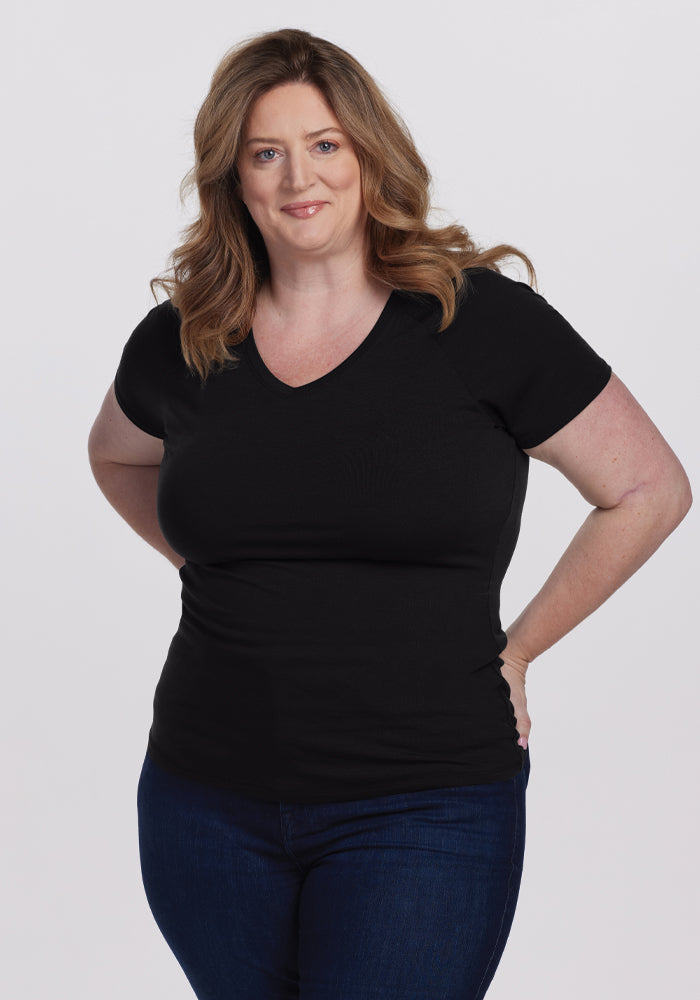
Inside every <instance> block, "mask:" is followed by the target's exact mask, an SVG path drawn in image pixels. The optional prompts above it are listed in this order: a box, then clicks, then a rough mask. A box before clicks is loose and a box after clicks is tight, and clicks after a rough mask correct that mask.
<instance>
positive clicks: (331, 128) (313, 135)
mask: <svg viewBox="0 0 700 1000" xmlns="http://www.w3.org/2000/svg"><path fill="white" fill-rule="evenodd" d="M324 132H341V129H339V128H336V127H335V125H329V126H328V128H320V129H317V131H316V132H307V133H306V135H305V136H304V138H305V139H315V138H316V136H317V135H323V133H324ZM251 142H281V139H264V138H263V139H261V138H258V137H254V138H252V139H248V140H246V146H249V145H250V144H251Z"/></svg>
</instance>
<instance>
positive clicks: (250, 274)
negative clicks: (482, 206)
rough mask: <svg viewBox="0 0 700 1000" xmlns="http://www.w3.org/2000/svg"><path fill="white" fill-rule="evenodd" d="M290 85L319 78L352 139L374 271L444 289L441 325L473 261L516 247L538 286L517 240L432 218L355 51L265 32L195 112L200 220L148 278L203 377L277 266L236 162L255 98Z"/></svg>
mask: <svg viewBox="0 0 700 1000" xmlns="http://www.w3.org/2000/svg"><path fill="white" fill-rule="evenodd" d="M291 82H304V83H310V84H313V85H314V86H316V87H317V88H318V89H319V91H320V92H321V93H322V94H323V96H324V98H325V100H326V101H327V103H328V104H329V106H330V107H331V109H332V111H333V113H334V114H335V116H336V117H337V119H338V120H339V121H340V123H341V125H342V126H343V128H344V129H345V131H346V132H347V133H348V135H349V137H350V139H351V141H352V143H353V146H354V149H355V153H356V155H357V157H358V159H359V161H360V171H361V182H362V193H363V197H364V203H365V205H366V208H367V212H368V221H367V257H366V268H367V272H368V274H371V275H373V276H374V277H375V278H377V279H378V280H380V281H383V282H385V283H386V284H387V285H388V286H390V287H392V288H398V289H405V290H408V291H413V292H420V293H426V294H429V295H433V296H435V297H436V298H437V299H438V301H439V302H440V305H441V307H442V324H441V326H440V329H441V330H443V329H445V327H446V326H448V325H449V324H450V323H451V322H452V319H453V318H454V314H455V309H456V297H457V294H458V293H459V292H461V291H462V290H463V289H464V286H465V282H464V276H463V274H462V269H464V268H468V267H487V268H489V269H491V270H494V271H500V268H499V266H498V264H499V262H500V261H501V260H502V259H503V258H505V257H511V256H517V257H520V258H521V259H522V260H523V261H524V262H525V264H526V266H527V271H528V278H529V280H530V281H535V284H536V280H537V279H536V276H535V269H534V267H533V265H532V263H531V261H530V259H529V258H528V257H527V256H526V255H525V254H524V253H522V252H521V251H520V250H517V249H516V248H515V247H512V246H510V245H508V244H504V243H500V244H498V245H497V246H494V247H491V248H490V249H488V250H483V249H481V248H480V247H478V246H476V244H475V243H474V241H473V240H472V238H471V236H470V235H469V233H468V231H467V230H466V229H465V228H464V227H462V226H460V225H457V224H451V225H447V226H443V227H440V228H430V227H429V226H428V223H427V221H426V219H427V216H428V212H429V211H430V207H431V206H430V200H429V188H430V184H431V177H430V173H429V171H428V169H427V167H426V165H425V163H424V162H423V160H422V159H421V157H420V155H419V154H418V151H417V150H416V147H415V145H414V142H413V139H412V138H411V135H410V132H409V130H408V128H407V126H406V124H405V122H404V121H403V119H402V118H401V116H400V115H399V114H398V113H397V112H396V111H395V110H394V109H393V108H392V106H391V104H390V102H389V101H388V99H387V98H386V97H385V96H384V94H383V93H382V92H381V90H380V89H379V87H378V85H377V84H376V83H375V81H374V80H373V79H372V77H371V76H370V75H369V73H368V72H367V71H366V70H365V69H363V67H362V66H361V65H360V64H359V63H358V62H357V60H356V59H354V58H353V56H351V55H350V54H349V53H347V52H345V51H344V50H343V49H341V48H339V47H338V46H337V45H334V44H333V43H332V42H328V41H325V40H324V39H322V38H317V37H316V36H314V35H311V34H309V32H307V31H302V30H299V29H296V28H284V29H281V30H279V31H270V32H266V33H264V34H261V35H256V36H254V37H252V38H249V39H247V40H244V41H243V42H240V43H239V44H237V45H235V46H234V47H233V48H231V49H229V51H228V52H227V53H226V54H225V56H224V57H223V59H222V60H221V62H220V63H219V65H218V66H217V68H216V70H215V72H214V75H213V77H212V81H211V86H210V89H209V93H208V94H207V96H206V98H205V100H204V103H203V104H202V106H201V108H200V110H199V112H198V114H197V118H196V120H195V126H194V148H195V165H194V167H193V168H192V169H191V170H190V171H188V173H187V174H186V175H185V177H184V179H183V181H182V184H181V186H180V196H181V199H183V200H184V198H185V197H186V195H187V193H189V191H191V190H192V188H193V187H194V186H195V185H196V188H197V192H198V195H199V207H200V211H199V217H198V218H197V219H196V220H195V221H194V222H193V223H192V224H191V225H189V226H188V227H187V228H186V229H185V230H184V233H183V236H184V241H183V243H182V244H181V245H180V246H179V247H177V249H175V250H174V251H173V252H172V254H171V255H170V261H171V267H170V272H169V276H165V275H161V276H159V277H157V278H153V279H152V280H151V282H150V286H151V291H152V292H153V294H154V295H155V291H154V287H155V286H156V285H158V286H160V287H161V288H163V289H164V290H165V291H166V292H167V294H168V295H169V296H170V299H171V301H172V304H173V305H174V306H175V307H176V308H177V309H178V310H179V312H180V319H181V326H180V339H181V345H182V352H183V356H184V358H185V361H186V362H187V364H188V365H189V366H190V368H192V369H196V371H197V372H198V373H199V374H200V376H201V377H202V378H203V379H206V376H207V375H208V373H209V372H210V371H212V370H213V369H215V368H218V367H221V366H224V367H225V366H229V364H230V363H231V362H233V363H234V364H237V363H238V361H239V357H238V355H236V354H233V353H232V352H230V351H229V347H231V346H233V345H235V344H240V343H241V341H243V340H244V339H245V337H246V336H247V334H248V331H249V329H250V327H251V326H252V322H253V316H254V313H255V299H256V294H257V292H258V289H259V288H260V286H261V285H262V283H263V281H264V280H265V278H266V277H267V275H268V274H269V261H268V258H267V252H266V250H265V244H264V242H263V239H262V236H261V234H260V230H259V229H258V227H257V226H256V225H255V223H254V222H253V219H252V217H251V216H250V214H249V212H248V210H247V208H246V207H245V205H244V204H243V202H242V201H241V200H240V198H239V196H238V194H237V185H238V172H237V168H236V161H237V158H238V153H239V149H240V145H241V140H242V138H243V136H244V134H245V127H246V123H247V118H248V116H249V114H250V112H251V110H252V107H253V105H254V103H255V102H256V101H257V99H258V98H259V97H261V96H262V95H263V94H264V93H266V92H267V91H269V90H271V89H272V88H273V87H276V86H279V85H280V84H283V83H291Z"/></svg>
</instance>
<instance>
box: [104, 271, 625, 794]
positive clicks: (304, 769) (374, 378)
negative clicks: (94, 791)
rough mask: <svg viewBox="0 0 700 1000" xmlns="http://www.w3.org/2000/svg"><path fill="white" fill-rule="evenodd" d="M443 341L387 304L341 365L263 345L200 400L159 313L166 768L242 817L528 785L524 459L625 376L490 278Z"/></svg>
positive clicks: (156, 384)
mask: <svg viewBox="0 0 700 1000" xmlns="http://www.w3.org/2000/svg"><path fill="white" fill-rule="evenodd" d="M467 273H468V277H469V288H468V292H467V295H466V297H465V298H464V299H463V301H462V302H461V303H460V305H459V308H458V312H457V315H456V317H455V319H454V321H453V322H452V324H451V325H450V326H449V327H448V328H447V329H445V330H444V331H443V332H442V333H438V332H437V330H438V327H439V325H440V322H441V312H440V308H439V306H438V304H437V300H436V299H434V298H433V297H431V296H427V295H419V294H416V293H409V292H403V291H399V290H394V291H393V292H392V294H391V296H390V298H389V300H388V302H387V304H386V306H385V308H384V311H383V312H382V314H381V316H380V317H379V319H378V320H377V322H376V324H375V326H374V327H373V329H372V330H371V332H370V333H369V334H368V336H367V337H366V338H365V340H364V341H363V342H362V343H361V344H360V345H359V347H358V348H357V349H356V350H355V351H353V352H352V354H351V355H350V356H349V357H348V358H346V359H345V360H344V361H343V362H342V363H341V364H339V365H338V366H337V367H336V368H334V369H333V370H332V371H330V372H329V373H327V374H326V375H324V376H322V377H321V378H318V379H315V380H314V381H312V382H309V383H307V384H306V385H302V386H297V387H292V386H288V385H286V384H285V383H284V382H282V381H280V380H279V379H278V378H276V376H274V375H273V374H272V373H271V372H270V371H269V370H268V369H267V368H266V366H265V365H264V363H263V361H262V359H261V357H260V355H259V354H258V352H257V350H256V346H255V341H254V334H253V333H252V332H249V333H248V336H247V337H246V339H245V340H244V341H243V342H242V343H241V344H239V345H237V346H236V347H235V348H234V350H235V351H236V352H237V353H238V354H239V355H240V356H241V359H242V360H241V363H240V365H239V366H238V367H235V368H229V369H226V370H224V371H221V372H218V373H215V374H212V375H210V376H209V377H208V379H207V381H206V383H205V384H204V386H202V384H201V382H200V380H199V378H198V377H197V376H196V375H194V374H193V373H192V372H190V371H189V369H188V368H187V366H186V364H185V362H184V359H183V358H182V354H181V351H180V340H179V325H180V320H179V314H178V312H177V310H176V309H175V308H174V307H173V306H172V304H171V303H170V301H166V302H163V303H161V304H160V305H158V306H156V307H154V308H153V309H151V311H150V312H149V313H148V315H147V316H146V317H145V318H144V319H143V320H142V322H141V323H139V325H138V326H137V327H136V329H135V330H134V332H133V333H132V334H131V336H130V337H129V339H128V341H127V342H126V345H125V346H124V349H123V353H122V357H121V361H120V364H119V367H118V370H117V372H116V376H115V391H116V396H117V400H118V402H119V405H120V406H121V407H122V409H123V410H124V412H125V413H126V415H127V416H128V417H129V418H130V419H131V420H132V421H133V422H134V423H135V424H136V425H137V426H139V427H140V428H142V429H143V430H145V431H147V432H148V433H149V434H153V435H156V436H157V437H160V438H163V441H164V457H163V461H162V464H161V467H160V474H159V479H158V494H157V510H158V520H159V523H160V526H161V530H162V532H163V535H164V536H165V538H166V540H167V541H168V543H169V544H170V545H171V546H172V548H173V549H174V550H175V551H176V552H178V553H180V554H181V555H182V556H183V557H184V558H185V559H186V563H185V565H184V566H183V567H182V568H181V570H180V578H181V581H182V614H181V618H180V622H179V625H178V629H177V631H176V633H175V635H174V636H173V637H172V640H171V642H170V646H169V648H168V650H167V655H166V659H165V664H164V667H163V670H162V674H161V677H160V680H159V682H158V685H157V687H156V691H155V698H154V716H153V724H152V726H151V729H150V733H149V739H148V749H149V752H150V753H151V754H152V756H153V757H154V759H155V760H156V761H157V762H158V763H159V764H160V765H161V766H162V767H163V768H165V769H166V770H168V771H169V772H170V773H173V774H176V775H181V776H183V777H187V778H191V779H195V780H198V781H201V782H204V783H207V784H211V785H216V786H219V787H225V788H229V789H232V790H234V791H238V792H240V793H241V794H244V795H248V796H253V797H257V798H260V799H266V800H281V801H287V802H309V803H320V802H332V801H347V800H350V799H359V798H369V797H373V796H379V795H388V794H394V793H400V792H408V791H419V790H423V789H429V788H439V787H446V786H454V785H469V784H475V783H481V782H491V781H499V780H503V779H506V778H510V777H512V776H514V775H515V774H517V773H518V772H519V771H520V770H521V768H522V767H523V764H524V751H523V750H522V749H521V748H520V747H519V746H518V745H517V739H518V733H517V729H516V722H515V715H514V712H513V706H512V703H511V701H510V697H509V695H510V688H509V686H508V683H507V682H506V680H505V679H504V678H503V676H502V674H501V672H500V665H501V663H502V661H501V660H500V659H499V656H498V654H499V652H500V651H501V650H503V648H504V647H505V645H506V635H505V633H504V632H503V630H502V627H501V622H500V619H499V599H500V587H501V582H502V579H503V576H504V574H505V571H506V569H507V567H508V564H509V562H510V560H511V557H512V554H513V550H514V547H515V543H516V540H517V536H518V531H519V527H520V517H521V512H522V507H523V501H524V499H525V489H526V484H527V474H528V464H529V458H528V456H527V455H526V454H525V453H524V451H523V450H522V449H523V448H529V447H532V446H534V445H536V444H538V443H540V442H541V441H543V440H545V439H546V438H548V437H550V436H551V435H552V434H554V433H555V431H557V430H559V429H560V428H561V427H563V426H564V425H565V424H566V423H568V422H569V421H570V420H571V419H572V418H573V417H575V416H576V415H577V414H578V413H579V412H580V411H581V410H582V409H583V408H584V407H585V406H587V405H588V403H590V402H591V400H593V399H594V397H595V396H597V395H598V393H599V392H600V391H601V390H602V389H603V388H604V386H605V385H606V383H607V382H608V380H609V378H610V374H611V369H610V366H609V365H608V364H607V363H606V362H605V361H604V360H603V359H602V358H601V357H600V356H599V355H598V354H597V353H596V352H595V351H594V350H593V348H592V347H591V346H590V345H589V344H588V343H587V342H586V341H585V340H583V339H582V337H581V336H580V335H579V334H578V333H577V332H576V331H575V330H574V329H573V328H572V326H571V325H570V324H569V323H568V322H567V320H565V319H564V318H563V317H562V316H561V315H560V314H559V313H558V312H557V311H556V309H554V308H553V307H552V306H551V305H550V304H549V303H548V302H547V301H546V300H545V299H544V298H543V297H542V296H541V295H539V294H537V293H536V292H535V291H534V290H533V289H532V288H530V286H529V285H526V284H525V283H523V282H520V281H515V280H513V279H512V278H509V277H506V276H505V275H501V274H498V273H497V272H494V271H489V270H486V269H481V268H479V269H471V270H469V271H468V272H467Z"/></svg>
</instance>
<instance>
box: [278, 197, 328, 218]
mask: <svg viewBox="0 0 700 1000" xmlns="http://www.w3.org/2000/svg"><path fill="white" fill-rule="evenodd" d="M326 204H327V202H325V201H295V202H290V204H289V205H283V206H282V211H283V212H287V214H288V215H293V216H294V218H295V219H310V218H311V216H312V215H316V213H317V212H320V211H321V209H322V208H323V206H324V205H326Z"/></svg>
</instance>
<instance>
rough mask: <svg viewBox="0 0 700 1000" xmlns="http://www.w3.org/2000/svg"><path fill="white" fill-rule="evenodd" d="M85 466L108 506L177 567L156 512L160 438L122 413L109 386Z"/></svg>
mask: <svg viewBox="0 0 700 1000" xmlns="http://www.w3.org/2000/svg"><path fill="white" fill-rule="evenodd" d="M88 455H89V459H90V467H91V469H92V474H93V475H94V477H95V480H96V482H97V485H98V486H99V487H100V489H101V490H102V492H103V493H104V495H105V496H106V497H107V500H109V502H110V504H111V505H112V507H114V509H115V510H116V511H117V513H118V514H120V515H121V517H123V518H124V520H125V521H126V522H127V524H129V525H130V526H131V527H132V528H133V529H134V531H135V532H136V533H137V534H138V535H140V536H141V538H143V540H144V541H146V542H148V544H149V545H152V546H153V548H154V549H157V550H158V552H160V553H161V554H162V555H164V556H165V558H166V559H168V560H169V561H170V562H171V563H172V564H173V566H175V567H176V569H180V567H181V566H183V565H184V563H185V560H184V559H183V558H182V556H181V555H179V554H178V553H177V552H175V551H174V549H172V548H171V547H170V545H168V543H167V542H166V540H165V538H164V536H163V533H162V531H161V530H160V525H159V524H158V515H157V510H156V496H157V487H158V474H159V471H160V463H161V460H162V458H163V442H162V441H161V440H160V438H156V437H153V436H152V435H151V434H146V432H145V431H142V430H141V428H140V427H137V426H136V424H134V423H132V421H131V420H129V418H128V417H127V416H126V414H125V413H124V412H123V410H122V409H121V407H120V406H119V403H118V402H117V398H116V396H115V395H114V385H113V384H112V385H110V387H109V389H108V390H107V395H106V396H105V398H104V402H103V403H102V407H101V409H100V412H99V413H98V415H97V417H96V419H95V422H94V424H93V425H92V427H91V429H90V435H89V437H88Z"/></svg>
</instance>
